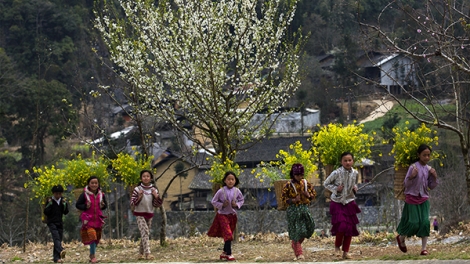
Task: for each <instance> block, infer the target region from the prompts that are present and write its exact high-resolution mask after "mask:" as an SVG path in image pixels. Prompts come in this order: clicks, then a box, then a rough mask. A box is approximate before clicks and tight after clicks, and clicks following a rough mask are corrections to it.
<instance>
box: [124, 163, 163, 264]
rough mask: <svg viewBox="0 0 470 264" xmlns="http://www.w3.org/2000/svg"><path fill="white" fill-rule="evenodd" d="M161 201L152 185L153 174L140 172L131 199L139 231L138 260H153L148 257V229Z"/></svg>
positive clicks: (147, 171)
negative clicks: (137, 183) (138, 181)
mask: <svg viewBox="0 0 470 264" xmlns="http://www.w3.org/2000/svg"><path fill="white" fill-rule="evenodd" d="M162 202H163V201H162V199H161V198H160V196H159V195H158V190H157V188H156V187H155V186H154V185H153V174H152V172H151V171H149V170H143V171H141V172H140V183H139V185H138V186H137V187H135V188H134V191H133V192H132V197H131V207H133V208H134V210H133V214H134V215H135V218H136V219H137V226H138V227H139V230H140V236H141V237H142V239H141V240H140V249H139V252H140V255H141V256H140V257H139V259H154V257H153V256H152V255H150V243H149V235H150V227H151V226H152V218H153V210H154V208H156V207H160V206H161V205H162Z"/></svg>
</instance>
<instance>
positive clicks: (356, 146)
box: [311, 124, 374, 167]
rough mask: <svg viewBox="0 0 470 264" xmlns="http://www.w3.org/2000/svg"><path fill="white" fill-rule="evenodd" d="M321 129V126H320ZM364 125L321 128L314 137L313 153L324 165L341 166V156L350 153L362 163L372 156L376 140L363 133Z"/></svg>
mask: <svg viewBox="0 0 470 264" xmlns="http://www.w3.org/2000/svg"><path fill="white" fill-rule="evenodd" d="M318 127H320V125H318ZM363 127H364V125H362V124H361V125H356V124H349V125H347V126H343V125H341V124H328V125H327V126H323V127H320V130H319V131H317V132H315V133H314V134H313V135H312V137H311V141H312V145H313V152H314V155H315V156H316V157H318V156H319V157H320V161H321V163H322V164H324V165H334V166H335V167H338V166H340V165H341V160H340V155H341V154H342V153H343V152H345V151H349V152H351V153H352V154H353V155H354V159H355V160H357V161H360V160H362V159H364V158H367V157H369V156H370V155H371V153H372V151H371V147H372V146H374V138H373V137H372V136H370V135H368V134H366V133H363V132H362V128H363Z"/></svg>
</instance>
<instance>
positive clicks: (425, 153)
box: [418, 149, 431, 164]
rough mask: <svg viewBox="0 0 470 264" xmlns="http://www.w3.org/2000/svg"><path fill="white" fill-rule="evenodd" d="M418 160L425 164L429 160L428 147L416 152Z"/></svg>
mask: <svg viewBox="0 0 470 264" xmlns="http://www.w3.org/2000/svg"><path fill="white" fill-rule="evenodd" d="M418 158H419V161H421V162H422V163H424V164H427V163H428V162H429V161H430V160H431V151H430V150H429V149H425V150H423V151H421V153H419V154H418Z"/></svg>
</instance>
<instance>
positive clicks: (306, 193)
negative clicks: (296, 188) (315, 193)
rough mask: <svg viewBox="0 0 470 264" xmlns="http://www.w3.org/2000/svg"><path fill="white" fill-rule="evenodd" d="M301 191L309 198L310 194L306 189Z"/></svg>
mask: <svg viewBox="0 0 470 264" xmlns="http://www.w3.org/2000/svg"><path fill="white" fill-rule="evenodd" d="M302 193H303V194H304V195H305V197H307V198H310V194H309V193H308V192H307V191H303V192H302Z"/></svg>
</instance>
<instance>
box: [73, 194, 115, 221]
mask: <svg viewBox="0 0 470 264" xmlns="http://www.w3.org/2000/svg"><path fill="white" fill-rule="evenodd" d="M102 201H103V203H101V202H102ZM87 203H90V208H87ZM75 207H77V209H79V210H82V211H83V212H82V213H81V214H80V220H82V228H102V227H103V224H104V219H105V218H106V217H105V216H104V215H103V211H102V210H104V209H106V207H107V204H106V199H105V197H104V194H103V193H102V192H101V190H98V193H97V194H93V193H92V192H90V191H88V189H87V187H85V189H84V192H83V193H82V194H81V195H80V197H79V198H78V200H77V204H76V205H75Z"/></svg>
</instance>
